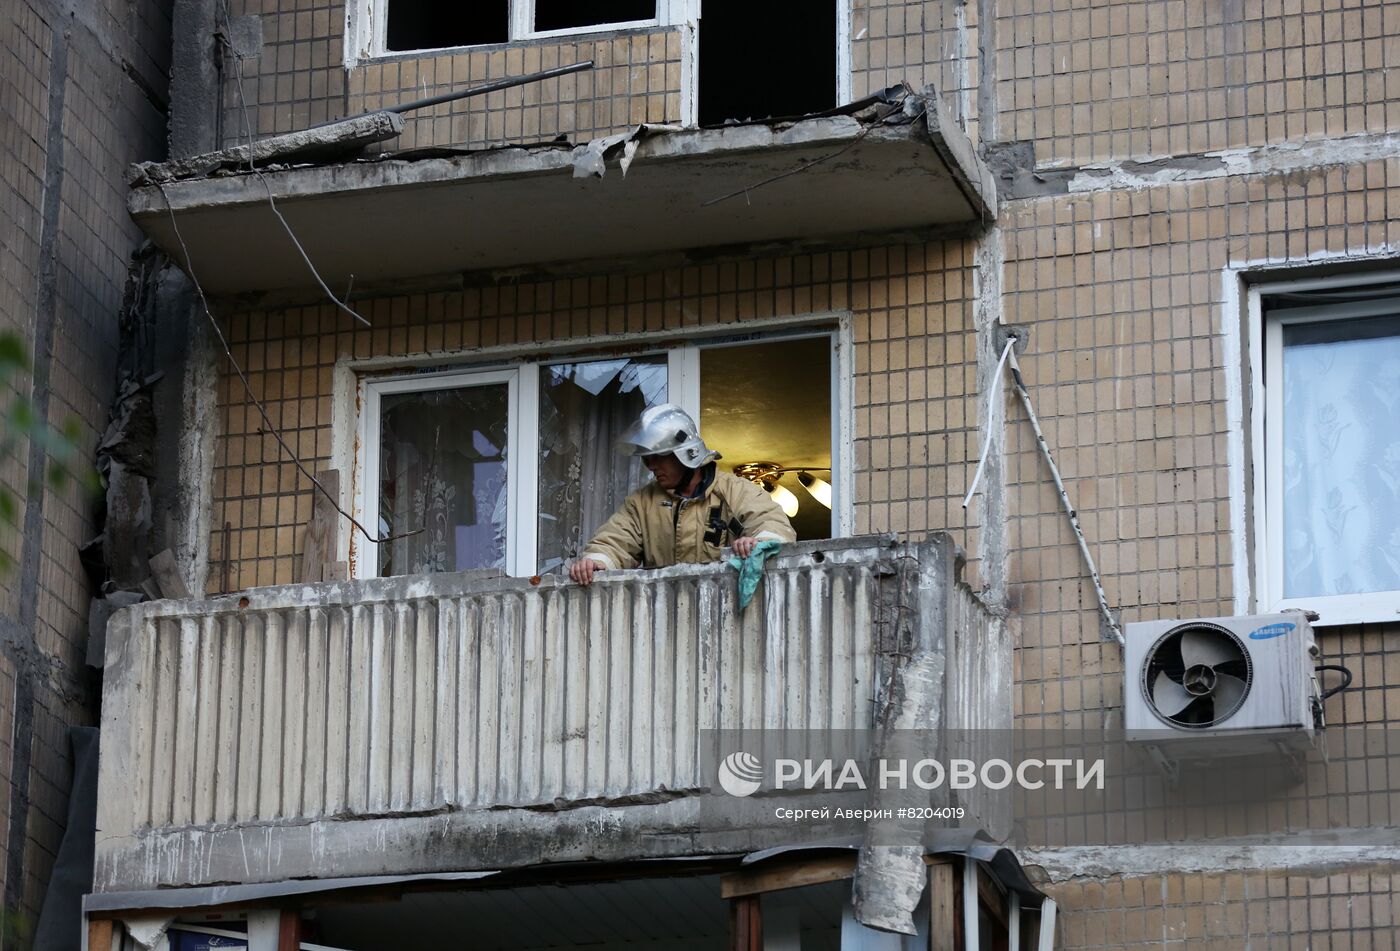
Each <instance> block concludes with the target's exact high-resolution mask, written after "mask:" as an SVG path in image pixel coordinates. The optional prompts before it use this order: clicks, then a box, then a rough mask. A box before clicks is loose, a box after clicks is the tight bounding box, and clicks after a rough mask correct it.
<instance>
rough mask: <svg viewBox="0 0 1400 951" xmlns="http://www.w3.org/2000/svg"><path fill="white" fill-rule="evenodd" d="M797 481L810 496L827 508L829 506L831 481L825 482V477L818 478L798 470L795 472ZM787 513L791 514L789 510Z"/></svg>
mask: <svg viewBox="0 0 1400 951" xmlns="http://www.w3.org/2000/svg"><path fill="white" fill-rule="evenodd" d="M797 481H798V482H801V483H802V488H804V489H806V490H807V491H808V493H810V494H811V496H812V498H814V499H816V500H817V501H818V502H820V503H821V504H822V505H825V506H826V507H827V508H831V483H829V482H827V481H826V480H825V479H818V478H817V477H816V476H814V475H812V474H811V473H810V472H799V473H798V474H797ZM788 514H789V515H791V514H792V513H791V512H789V513H788Z"/></svg>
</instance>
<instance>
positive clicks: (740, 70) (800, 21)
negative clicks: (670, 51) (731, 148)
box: [698, 0, 837, 126]
mask: <svg viewBox="0 0 1400 951" xmlns="http://www.w3.org/2000/svg"><path fill="white" fill-rule="evenodd" d="M836 7H837V5H836V3H835V2H832V0H825V2H821V0H818V2H815V3H814V2H812V0H767V2H765V3H744V2H740V0H705V2H704V5H703V6H702V8H701V14H700V55H699V72H700V83H699V103H698V106H699V119H700V124H701V125H702V126H710V125H720V124H721V123H723V122H724V121H725V120H727V119H736V120H740V121H742V120H745V119H765V118H769V117H788V116H801V115H806V114H808V113H812V112H824V111H826V110H827V109H832V108H834V107H835V106H836V104H837V101H836V100H837V46H836V33H837V30H836V26H837V24H836V17H837V10H836Z"/></svg>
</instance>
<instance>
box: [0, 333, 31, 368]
mask: <svg viewBox="0 0 1400 951" xmlns="http://www.w3.org/2000/svg"><path fill="white" fill-rule="evenodd" d="M0 367H2V368H6V369H11V368H17V369H21V370H27V369H29V355H28V354H27V353H26V352H25V350H24V341H22V340H20V338H19V335H18V334H15V333H0Z"/></svg>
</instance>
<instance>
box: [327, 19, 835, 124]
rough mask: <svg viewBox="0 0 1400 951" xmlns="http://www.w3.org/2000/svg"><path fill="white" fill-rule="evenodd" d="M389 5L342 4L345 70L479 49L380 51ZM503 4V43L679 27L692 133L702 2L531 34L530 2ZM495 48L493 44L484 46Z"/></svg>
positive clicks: (684, 114)
mask: <svg viewBox="0 0 1400 951" xmlns="http://www.w3.org/2000/svg"><path fill="white" fill-rule="evenodd" d="M391 2H393V0H348V2H347V3H346V4H345V65H346V68H347V69H353V68H354V67H355V66H358V65H362V64H365V63H370V62H373V61H374V60H380V59H391V58H399V59H402V58H417V57H422V56H435V55H439V54H443V53H453V52H460V51H462V50H471V49H482V48H483V47H482V46H443V47H435V48H433V49H421V50H387V49H385V48H384V44H385V41H386V31H387V29H388V16H387V14H386V12H385V11H386V4H388V3H391ZM500 2H502V3H509V4H510V5H511V6H510V17H509V23H510V26H509V38H508V39H507V41H506V42H507V43H521V42H525V41H527V40H539V39H551V38H554V37H566V36H581V35H585V34H592V33H608V32H616V31H619V30H639V29H652V28H657V27H680V31H681V64H680V66H681V115H680V121H681V125H683V126H685V127H686V128H694V127H695V126H697V125H698V124H699V121H700V119H699V116H700V111H699V110H700V106H699V100H700V67H699V59H700V45H699V44H700V39H699V22H700V5H701V2H702V0H656V17H655V18H654V19H651V20H633V21H629V22H626V23H601V24H598V25H596V26H584V27H572V28H569V29H565V30H545V31H537V30H534V29H532V26H533V25H534V21H535V0H500ZM835 3H836V49H835V50H834V51H833V55H834V56H835V57H836V103H835V104H836V105H837V106H841V105H845V104H846V103H848V102H850V101H851V99H852V98H853V95H854V93H853V78H852V57H851V0H835ZM487 45H489V46H500V45H501V44H499V43H493V44H487Z"/></svg>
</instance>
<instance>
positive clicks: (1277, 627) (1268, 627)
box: [1249, 622, 1298, 641]
mask: <svg viewBox="0 0 1400 951" xmlns="http://www.w3.org/2000/svg"><path fill="white" fill-rule="evenodd" d="M1297 626H1298V625H1296V624H1292V623H1289V622H1281V623H1279V624H1265V625H1264V626H1263V627H1261V628H1260V629H1259V630H1257V631H1250V632H1249V639H1250V640H1252V641H1267V640H1269V639H1270V638H1274V637H1282V636H1283V635H1285V634H1287V633H1289V632H1290V631H1292V630H1293V629H1294V628H1295V627H1297Z"/></svg>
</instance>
